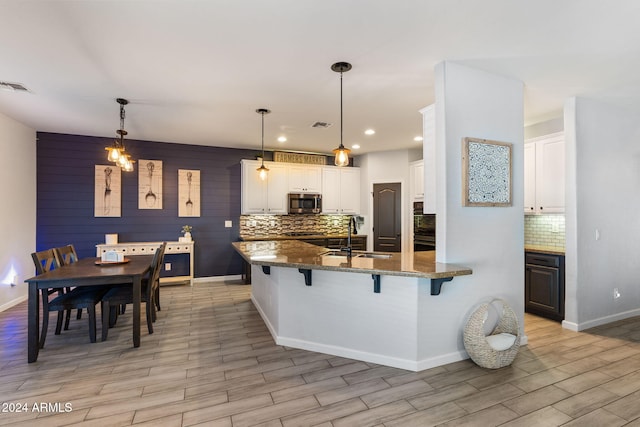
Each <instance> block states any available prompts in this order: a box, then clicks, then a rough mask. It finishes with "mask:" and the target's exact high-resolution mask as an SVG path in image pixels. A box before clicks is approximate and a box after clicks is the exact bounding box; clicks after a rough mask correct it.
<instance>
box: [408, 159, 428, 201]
mask: <svg viewBox="0 0 640 427" xmlns="http://www.w3.org/2000/svg"><path fill="white" fill-rule="evenodd" d="M409 191H411V201H412V202H422V201H423V200H424V162H423V161H422V160H418V161H415V162H411V163H409Z"/></svg>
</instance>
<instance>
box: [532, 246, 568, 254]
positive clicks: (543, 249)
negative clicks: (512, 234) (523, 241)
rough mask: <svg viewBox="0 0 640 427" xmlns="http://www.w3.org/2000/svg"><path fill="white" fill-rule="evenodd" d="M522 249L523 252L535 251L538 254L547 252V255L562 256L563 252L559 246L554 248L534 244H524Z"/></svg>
mask: <svg viewBox="0 0 640 427" xmlns="http://www.w3.org/2000/svg"><path fill="white" fill-rule="evenodd" d="M524 251H525V252H535V253H539V254H548V255H562V256H564V254H565V250H564V249H561V248H554V247H553V246H549V247H547V246H535V245H531V246H528V245H527V246H525V247H524Z"/></svg>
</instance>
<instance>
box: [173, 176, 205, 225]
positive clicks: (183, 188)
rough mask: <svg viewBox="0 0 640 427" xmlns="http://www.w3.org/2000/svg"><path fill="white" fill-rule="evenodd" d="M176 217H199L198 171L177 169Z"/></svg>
mask: <svg viewBox="0 0 640 427" xmlns="http://www.w3.org/2000/svg"><path fill="white" fill-rule="evenodd" d="M178 216H179V217H199V216H200V171H199V170H190V169H178Z"/></svg>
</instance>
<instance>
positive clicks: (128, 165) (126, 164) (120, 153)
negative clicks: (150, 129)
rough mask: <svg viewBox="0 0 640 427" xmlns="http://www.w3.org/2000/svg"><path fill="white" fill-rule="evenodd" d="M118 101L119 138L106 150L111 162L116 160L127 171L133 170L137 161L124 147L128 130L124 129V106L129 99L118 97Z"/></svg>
mask: <svg viewBox="0 0 640 427" xmlns="http://www.w3.org/2000/svg"><path fill="white" fill-rule="evenodd" d="M116 102H117V103H118V104H120V129H118V130H117V131H116V133H117V134H118V137H119V139H115V140H114V141H113V145H111V146H109V147H105V150H107V151H108V152H109V153H108V154H107V160H109V161H110V162H114V163H115V164H116V165H118V166H120V168H121V169H122V170H124V171H125V172H131V171H132V170H133V164H134V163H135V161H134V160H131V156H130V155H129V154H127V152H126V150H125V148H124V137H125V135H127V131H126V130H124V117H125V111H124V106H125V105H127V104H128V103H129V101H127V100H126V99H123V98H118V99H116Z"/></svg>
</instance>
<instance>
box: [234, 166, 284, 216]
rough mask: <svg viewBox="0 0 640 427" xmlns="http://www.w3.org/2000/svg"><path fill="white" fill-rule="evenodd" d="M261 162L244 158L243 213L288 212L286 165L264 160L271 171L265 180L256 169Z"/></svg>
mask: <svg viewBox="0 0 640 427" xmlns="http://www.w3.org/2000/svg"><path fill="white" fill-rule="evenodd" d="M260 164H261V162H260V161H256V160H242V202H241V203H242V207H241V209H242V214H244V215H249V214H286V213H287V192H288V191H287V190H288V179H287V167H286V165H284V164H282V163H274V162H264V165H265V166H266V167H267V168H268V169H269V173H268V174H267V179H265V180H264V181H263V180H261V179H260V176H259V175H258V171H257V170H256V169H258V168H259V167H260Z"/></svg>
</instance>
